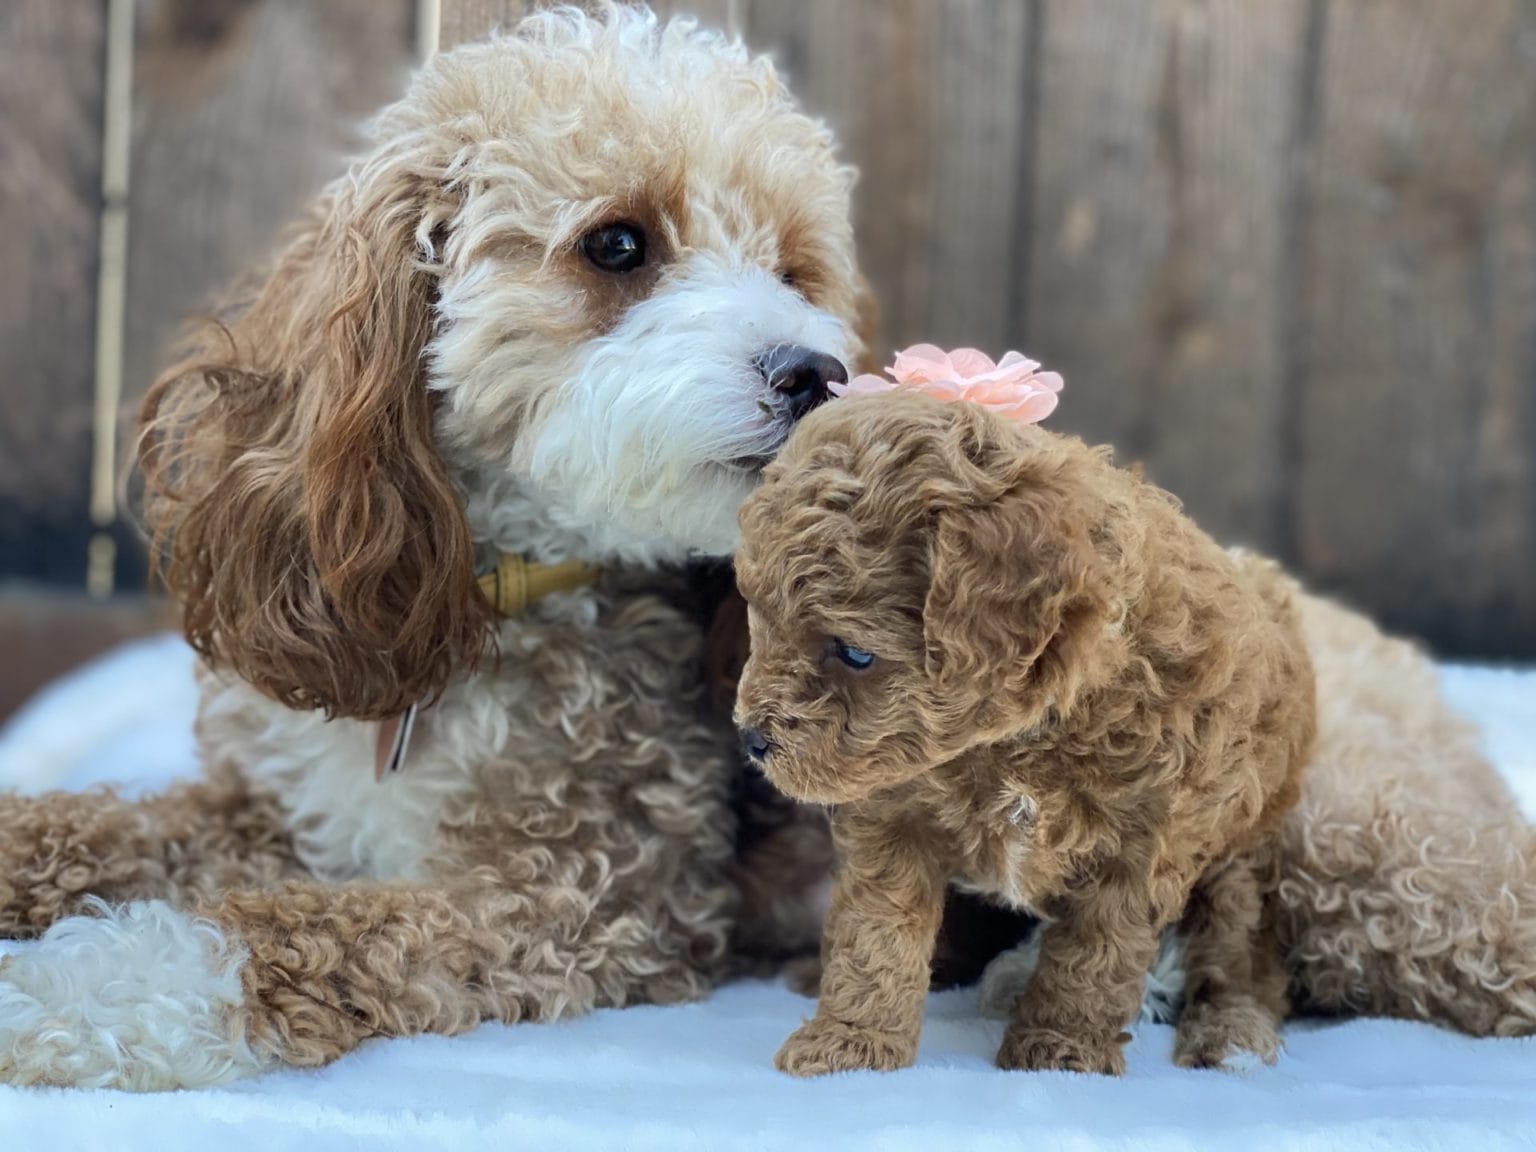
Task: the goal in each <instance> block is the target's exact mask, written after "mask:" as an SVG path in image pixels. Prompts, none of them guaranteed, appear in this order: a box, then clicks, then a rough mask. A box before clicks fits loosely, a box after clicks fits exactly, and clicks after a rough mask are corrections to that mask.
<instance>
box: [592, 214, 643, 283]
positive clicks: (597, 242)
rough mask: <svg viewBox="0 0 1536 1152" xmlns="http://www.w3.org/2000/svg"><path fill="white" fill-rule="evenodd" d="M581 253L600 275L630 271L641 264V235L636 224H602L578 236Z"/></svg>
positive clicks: (640, 229)
mask: <svg viewBox="0 0 1536 1152" xmlns="http://www.w3.org/2000/svg"><path fill="white" fill-rule="evenodd" d="M581 251H582V254H583V255H585V256H586V258H587V259H588V260H590V261H592V265H593V267H595V268H601V269H602V270H603V271H604V272H615V273H623V272H633V271H634V270H635V269H636V268H639V267H640V266H641V265H643V264H644V263H645V232H644V230H643V229H642V228H641V227H640V225H638V224H604V225H603V226H602V227H601V228H595V229H593V230H592V231H591V232H588V233H587V234H586V235H585V236H584V237H582V240H581Z"/></svg>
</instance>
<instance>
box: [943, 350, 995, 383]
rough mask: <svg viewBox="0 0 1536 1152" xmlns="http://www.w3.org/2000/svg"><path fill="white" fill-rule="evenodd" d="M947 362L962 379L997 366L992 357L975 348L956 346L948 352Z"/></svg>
mask: <svg viewBox="0 0 1536 1152" xmlns="http://www.w3.org/2000/svg"><path fill="white" fill-rule="evenodd" d="M949 362H950V364H951V365H953V367H954V369H955V373H956V375H958V376H959V377H960V378H961V379H962V380H965V379H969V378H970V377H972V376H980V375H982V374H983V373H986V372H991V371H992V370H993V369H995V368H996V367H997V364H996V363H995V362H994V361H993V359H992V357H990V356H988V355H987V354H986V353H985V352H982V351H980V350H978V349H976V348H956V349H955V350H954V351H953V352H951V353H950V354H949Z"/></svg>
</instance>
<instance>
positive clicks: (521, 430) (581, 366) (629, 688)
mask: <svg viewBox="0 0 1536 1152" xmlns="http://www.w3.org/2000/svg"><path fill="white" fill-rule="evenodd" d="M851 183H852V176H851V172H850V171H849V170H848V169H846V168H844V167H843V166H841V165H840V164H839V163H838V162H837V161H836V158H835V156H834V154H833V151H832V143H831V137H830V135H829V133H828V132H827V131H826V129H825V128H824V127H822V126H821V125H820V124H819V123H817V122H815V121H813V120H811V119H809V118H808V117H806V116H804V115H802V114H801V113H799V112H798V111H797V110H796V108H795V106H794V104H793V102H792V100H791V99H790V98H789V97H788V95H787V94H786V93H785V91H784V89H783V88H782V86H781V85H780V83H779V81H778V79H777V78H776V76H775V74H774V71H773V69H772V67H771V66H770V65H769V63H768V62H767V61H766V60H763V59H760V58H752V57H750V56H749V55H748V54H747V53H746V51H745V50H744V49H743V48H742V47H741V46H740V44H739V43H732V42H729V41H727V40H726V39H725V38H724V37H722V36H719V35H717V34H714V33H710V32H705V31H702V30H700V29H698V28H697V27H696V26H695V25H694V24H693V23H692V22H691V21H686V20H678V21H673V22H670V23H667V24H665V25H662V24H658V23H657V22H656V21H655V19H654V18H653V17H651V16H650V15H649V14H648V13H646V12H645V11H644V10H642V9H638V8H634V7H629V6H623V7H620V6H608V7H606V8H602V9H601V10H600V11H599V12H598V13H597V14H596V15H583V14H582V13H581V12H580V11H577V10H575V9H561V10H553V11H549V12H545V13H542V14H539V15H537V16H535V17H532V18H530V19H529V20H527V21H526V22H525V23H523V24H522V25H521V26H519V28H518V29H517V30H516V33H515V34H514V35H512V36H509V37H505V38H500V39H496V40H493V41H492V42H490V43H486V44H481V45H472V46H467V47H464V48H462V49H459V50H457V51H455V52H452V53H450V54H447V55H444V56H441V57H439V58H438V59H437V60H435V61H434V62H433V63H432V64H431V65H430V66H428V67H427V68H426V69H425V70H424V71H423V72H422V73H421V74H420V75H419V76H418V77H417V78H416V80H415V81H414V83H413V85H412V87H411V90H410V92H409V93H408V95H407V96H406V97H405V98H404V99H403V100H402V101H401V102H400V103H398V104H396V105H395V106H393V107H392V108H389V109H387V110H386V111H385V112H384V113H383V114H382V115H381V117H380V118H379V119H378V121H377V122H376V123H375V124H374V125H373V127H372V144H371V147H370V148H369V150H368V151H367V152H366V153H365V154H364V155H363V156H361V157H360V158H359V159H358V160H357V161H356V162H355V163H353V164H352V166H351V167H350V169H349V170H348V171H347V173H346V174H345V175H344V176H343V177H341V178H340V179H338V180H337V181H335V182H334V183H333V184H332V185H331V186H330V187H329V188H328V189H327V190H326V191H325V192H324V194H323V195H322V197H321V198H320V200H319V201H318V203H317V204H316V205H315V207H314V209H313V211H312V212H311V213H310V214H309V216H308V218H307V219H306V220H305V221H304V222H303V223H302V225H301V226H300V227H299V228H298V230H297V232H296V234H295V236H294V237H293V239H292V241H291V242H290V243H289V245H288V246H287V248H286V249H285V250H284V251H283V252H282V253H281V254H280V256H279V257H278V259H277V261H276V265H275V267H274V268H273V270H272V271H271V273H270V275H269V276H268V277H267V278H266V279H265V281H264V282H262V283H260V284H258V285H257V286H256V287H255V289H254V291H252V292H251V293H250V294H249V296H248V298H246V299H245V300H243V301H241V302H240V303H239V304H238V306H236V307H235V308H233V309H232V310H231V311H230V312H229V314H228V315H227V317H226V318H225V320H224V322H223V323H217V324H210V325H208V326H206V327H205V328H204V329H202V330H201V331H199V332H197V333H196V334H195V335H194V336H193V338H192V340H191V343H190V347H189V349H188V353H187V357H186V359H185V360H184V361H183V362H182V363H180V364H179V365H177V366H175V367H174V368H172V369H171V370H170V371H168V372H167V373H166V374H165V375H164V376H163V377H162V378H161V379H160V380H159V381H158V382H157V383H156V384H155V386H154V388H153V389H152V390H151V392H150V394H149V396H148V399H147V401H146V405H145V436H144V440H143V444H142V449H141V463H142V466H143V471H144V475H145V479H146V486H147V496H146V502H145V512H146V518H147V522H148V525H149V527H150V528H151V530H152V531H153V533H154V536H155V540H156V543H157V545H158V549H157V551H158V552H159V554H160V556H161V558H162V564H163V571H164V574H165V575H166V577H167V579H168V582H169V584H170V585H171V587H172V589H173V590H174V591H175V592H176V594H177V595H178V598H179V599H180V601H181V603H182V605H183V607H184V610H185V625H186V630H187V633H188V635H189V637H190V638H191V640H192V642H193V643H194V645H195V646H196V647H197V648H198V650H199V651H200V652H201V654H202V656H203V658H204V663H203V667H202V668H201V670H200V673H199V676H200V683H201V689H202V697H201V709H200V719H199V722H198V738H199V742H200V746H201V752H202V756H203V759H204V762H205V775H204V778H203V779H201V780H200V781H197V782H195V783H189V784H185V785H182V786H179V787H177V788H174V789H172V790H171V791H169V792H168V793H165V794H163V795H159V796H152V797H149V798H147V799H145V800H143V801H141V802H134V803H130V802H127V801H125V800H123V799H120V798H118V797H117V796H115V795H112V794H110V793H105V792H94V793H89V794H86V795H79V796H74V795H60V794H52V795H47V796H43V797H41V798H36V799H25V798H21V797H13V796H6V797H3V798H0V933H4V934H5V935H9V936H23V935H35V934H38V933H46V934H45V935H44V938H43V940H42V942H41V945H40V946H39V947H38V948H37V949H35V950H33V951H30V952H26V953H23V954H21V955H18V956H16V957H13V958H10V959H8V960H6V961H5V962H4V964H3V967H0V1079H5V1080H9V1081H11V1082H14V1083H53V1084H81V1085H98V1086H109V1085H110V1086H118V1087H128V1088H164V1087H174V1086H186V1085H198V1084H207V1083H211V1082H215V1081H220V1080H225V1079H228V1078H230V1077H234V1076H239V1075H245V1074H249V1073H251V1072H253V1071H256V1070H259V1069H261V1068H265V1067H270V1066H272V1065H274V1064H276V1063H287V1064H298V1065H314V1064H319V1063H322V1062H324V1061H327V1060H330V1059H332V1058H334V1057H336V1056H337V1055H339V1054H341V1053H343V1052H346V1051H348V1050H349V1049H351V1048H353V1047H355V1046H356V1045H357V1044H358V1042H359V1041H360V1040H362V1039H363V1038H365V1037H368V1036H374V1035H399V1034H406V1033H416V1032H423V1031H436V1032H457V1031H462V1030H464V1029H467V1028H470V1027H472V1026H473V1025H475V1024H476V1023H477V1022H479V1021H480V1020H482V1019H486V1018H492V1019H500V1020H517V1019H525V1018H539V1019H542V1018H549V1017H553V1016H560V1015H564V1014H569V1013H572V1012H579V1011H582V1010H585V1009H588V1008H591V1007H592V1006H594V1005H620V1004H628V1003H634V1002H637V1001H651V1002H668V1001H676V1000H681V999H687V998H690V997H697V996H699V995H701V994H703V993H704V992H705V991H706V990H707V989H708V988H709V987H710V986H711V984H712V982H713V981H714V980H715V979H717V978H718V977H719V975H720V973H721V971H722V966H723V964H724V962H725V960H726V957H727V951H728V940H729V937H730V935H731V932H732V926H733V922H734V921H735V919H736V912H737V893H738V891H740V890H743V889H745V890H746V891H747V893H748V896H749V898H750V899H751V900H752V901H753V902H752V903H749V905H748V906H746V907H743V908H742V909H741V910H740V915H741V917H743V918H744V919H745V923H743V925H742V929H741V932H740V933H739V936H740V938H741V939H742V940H743V941H744V942H750V941H752V940H757V941H767V942H770V943H777V944H778V945H779V946H783V944H784V938H785V936H786V935H790V934H792V931H799V932H800V933H801V934H802V937H804V936H805V935H806V934H807V933H808V934H809V936H810V939H811V940H812V941H813V940H814V933H815V931H816V924H815V921H814V920H811V921H810V922H809V923H808V924H806V923H802V924H801V925H799V926H798V927H794V926H786V925H785V924H784V923H782V922H781V921H779V920H777V919H775V912H776V910H779V909H789V908H793V907H795V906H796V902H794V901H792V900H789V899H788V898H787V894H786V893H785V890H784V887H783V885H782V884H770V883H766V882H765V883H758V884H755V885H754V884H751V883H747V882H745V881H744V880H743V878H742V877H740V876H736V877H733V875H732V872H733V868H734V867H735V866H734V865H733V863H732V848H733V832H734V824H735V821H734V817H733V806H732V792H733V789H734V782H735V777H736V774H737V771H738V769H737V764H736V760H735V747H734V746H735V741H734V736H733V734H732V733H731V732H730V730H729V727H728V725H726V724H725V723H723V722H721V721H715V722H711V721H710V720H709V719H708V718H707V716H706V713H705V711H704V709H703V708H702V707H701V705H702V697H703V695H704V690H705V681H704V675H703V670H702V667H701V649H702V643H703V634H704V630H705V623H706V621H705V620H704V619H703V618H702V616H701V613H700V612H699V611H698V607H697V605H696V603H695V602H694V592H693V590H692V588H691V586H690V584H689V582H688V580H686V579H685V577H684V574H683V565H684V563H685V562H686V561H688V560H689V558H690V557H693V556H696V555H698V554H701V553H703V554H712V555H723V554H726V553H728V552H729V551H730V550H731V548H732V547H733V546H734V543H735V540H736V533H737V528H736V513H737V510H738V507H739V504H740V501H741V499H742V498H743V497H744V496H745V495H746V494H747V493H748V492H749V491H750V490H751V489H752V487H753V486H754V485H755V484H756V483H757V479H758V473H759V470H760V468H761V464H762V461H763V460H764V459H765V458H767V457H768V456H770V455H771V454H772V453H773V452H774V451H775V450H776V449H777V448H778V447H779V445H780V444H781V443H782V441H783V439H784V437H785V435H786V434H787V431H788V429H789V427H790V426H791V425H792V423H793V422H794V420H795V419H796V418H797V417H798V416H799V415H800V414H802V413H803V411H804V410H805V408H806V406H807V405H808V403H810V402H813V401H814V400H815V399H816V397H815V395H813V394H812V393H813V392H814V390H815V388H816V387H817V386H818V381H817V380H815V379H811V380H807V379H805V375H806V372H810V373H811V374H812V375H815V374H816V373H825V374H831V373H833V372H835V371H841V370H842V369H841V367H840V365H838V363H837V362H839V361H840V362H842V363H843V364H853V363H855V358H856V357H857V356H858V355H859V354H860V351H861V340H860V337H859V334H858V333H859V326H860V323H861V317H860V306H861V298H862V289H861V285H860V282H859V279H858V276H857V272H856V268H855V262H854V255H853V240H852V229H851V226H850V223H849V196H850V187H851ZM787 353H794V356H791V357H789V359H786V354H787ZM795 357H798V361H796V360H795ZM795 363H798V364H799V365H800V367H799V368H797V369H796V370H795V371H794V372H793V373H792V374H791V375H790V376H788V377H786V376H784V375H782V374H781V372H780V367H781V366H782V365H784V364H790V365H791V366H793V365H794V364H795ZM819 384H820V385H821V386H822V387H823V390H824V384H825V381H824V380H822V381H819ZM497 553H519V554H522V555H524V556H526V557H528V558H529V559H530V560H532V561H535V562H538V563H544V564H556V563H560V562H565V561H583V562H586V563H588V564H592V565H597V566H601V568H602V570H603V575H602V578H601V579H600V580H599V581H598V583H597V584H596V585H595V586H592V587H587V588H581V589H578V590H575V591H568V592H564V593H561V594H558V595H551V596H549V597H546V598H545V599H544V600H542V601H541V602H540V603H539V604H537V605H536V606H535V607H534V608H533V609H532V610H531V611H530V612H529V613H528V614H527V615H526V616H524V617H522V618H519V619H506V620H497V619H494V618H493V616H492V613H491V612H490V610H489V608H488V606H487V604H486V603H485V601H484V600H483V598H482V596H481V594H480V592H479V590H478V589H477V586H476V580H475V571H476V567H477V565H483V564H485V563H488V562H490V561H492V560H493V559H494V558H495V556H496V554H497ZM416 704H420V705H423V709H422V711H421V714H420V720H419V722H418V723H417V725H416V730H415V735H414V738H413V740H412V743H411V745H410V748H409V753H408V759H407V763H406V767H405V770H404V771H403V772H402V773H401V774H400V775H398V776H395V777H391V778H388V779H386V780H385V781H384V782H383V783H381V784H376V783H375V782H374V778H373V771H372V767H373V761H374V749H375V743H376V740H377V736H378V732H379V724H378V723H377V722H379V721H383V720H387V719H388V718H391V717H393V716H395V715H397V714H398V713H400V712H401V711H402V710H403V709H405V708H407V707H408V706H411V705H416ZM772 831H773V830H772V829H769V830H768V832H769V833H770V834H769V835H768V836H766V837H765V838H762V837H760V838H759V839H758V840H756V841H755V842H754V848H753V851H754V852H756V853H758V854H759V855H760V857H761V858H762V859H774V858H777V856H778V855H781V854H776V852H775V851H774V849H773V847H772V845H773V842H774V837H773V835H772ZM746 879H747V880H750V877H747V878H746ZM769 891H772V892H774V894H775V895H774V898H773V899H771V900H764V899H761V897H762V895H763V894H764V893H767V892H769ZM99 900H105V901H107V902H109V905H110V906H109V905H107V904H101V903H99V902H96V901H99ZM799 903H800V904H802V905H803V903H804V902H803V901H801V902H799ZM758 907H760V908H761V910H762V912H761V915H762V917H764V918H766V926H764V920H763V919H761V918H760V917H759V913H758V911H757V910H756V909H757V908H758ZM81 912H91V913H93V914H92V915H86V916H82V915H78V913H81ZM754 925H756V927H754ZM802 942H803V939H802Z"/></svg>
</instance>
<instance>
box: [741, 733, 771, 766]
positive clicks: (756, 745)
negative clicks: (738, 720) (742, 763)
mask: <svg viewBox="0 0 1536 1152" xmlns="http://www.w3.org/2000/svg"><path fill="white" fill-rule="evenodd" d="M741 750H742V752H743V753H744V754H745V755H746V757H747V759H748V760H750V761H752V763H754V764H761V763H762V762H763V761H764V760H766V759H768V753H769V752H771V751H773V742H772V741H771V740H769V739H768V737H766V736H764V735H763V734H762V732H761V730H759V729H757V728H743V729H742V730H741Z"/></svg>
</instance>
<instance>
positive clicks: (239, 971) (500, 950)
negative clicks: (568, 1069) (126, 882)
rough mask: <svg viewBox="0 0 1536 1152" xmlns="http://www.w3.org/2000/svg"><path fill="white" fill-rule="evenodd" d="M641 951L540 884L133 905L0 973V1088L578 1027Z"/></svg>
mask: <svg viewBox="0 0 1536 1152" xmlns="http://www.w3.org/2000/svg"><path fill="white" fill-rule="evenodd" d="M650 948H651V941H650V939H649V938H648V937H647V935H646V933H645V931H644V925H643V924H641V923H638V922H637V921H636V920H634V919H633V918H630V917H624V916H619V917H613V916H601V915H593V914H592V906H591V903H590V900H584V899H582V898H581V895H580V893H579V892H578V891H576V890H575V889H567V888H564V887H562V886H557V885H551V884H540V885H531V886H523V887H520V888H511V887H505V886H502V885H500V884H494V883H479V882H473V881H471V880H466V881H464V882H463V883H461V884H458V885H455V886H452V887H437V886H432V885H413V884H378V883H355V884H345V885H337V886H327V885H323V884H319V883H316V882H294V883H289V884H284V885H282V886H279V887H278V888H275V889H269V890H263V891H244V892H231V893H226V894H224V895H223V896H218V897H214V898H211V899H208V900H206V901H203V902H200V903H199V904H198V905H197V906H196V908H195V910H194V911H193V912H191V913H186V912H181V911H178V910H176V909H174V908H173V907H172V906H171V905H169V904H167V903H165V902H163V901H149V902H144V903H135V904H129V905H126V906H125V907H123V908H121V909H119V910H116V911H107V912H104V914H103V915H100V916H79V917H71V918H69V919H66V920H63V921H61V922H59V923H58V924H56V925H54V927H53V928H52V929H51V930H50V931H49V932H48V933H47V935H45V936H44V937H43V939H42V941H41V942H40V943H39V944H38V945H37V946H36V947H35V948H34V949H32V950H30V951H27V952H24V953H21V954H19V955H16V956H12V957H9V958H8V959H7V960H6V961H5V962H4V964H3V966H0V1080H4V1081H9V1082H11V1083H16V1084H69V1085H88V1086H96V1087H116V1088H127V1089H138V1090H157V1089H170V1088H178V1087H194V1086H197V1085H205V1084H213V1083H218V1082H221V1081H225V1080H230V1079H233V1078H236V1077H239V1076H244V1075H250V1074H252V1073H254V1072H257V1071H260V1070H261V1069H264V1068H270V1067H274V1066H278V1065H284V1064H286V1065H298V1066H306V1067H312V1066H316V1065H320V1064H324V1063H327V1062H328V1061H330V1060H333V1059H335V1058H336V1057H338V1056H340V1055H342V1054H344V1053H346V1052H349V1051H351V1050H352V1049H354V1048H356V1047H357V1046H358V1045H359V1044H360V1043H361V1042H362V1041H363V1040H365V1039H368V1038H369V1037H374V1036H407V1035H416V1034H421V1033H426V1032H435V1033H447V1034H452V1033H460V1032H464V1031H467V1030H469V1029H471V1028H473V1027H474V1026H475V1025H476V1024H478V1023H479V1022H480V1021H482V1020H485V1019H498V1020H504V1021H516V1020H524V1019H528V1020H542V1019H550V1018H553V1017H557V1016H567V1015H572V1014H575V1013H578V1012H582V1011H586V1010H587V1009H590V1008H592V1007H593V1006H594V1005H595V1004H615V1003H623V1002H624V999H625V997H626V995H629V996H632V997H635V998H638V995H637V994H643V993H644V990H645V989H646V988H647V987H648V986H649V985H648V981H651V980H652V979H654V978H655V977H656V968H657V965H656V963H655V962H654V961H655V958H654V956H653V955H652V953H651V952H650V951H649V949H650ZM675 983H676V981H675V979H674V981H673V984H675ZM692 987H693V990H694V994H696V995H701V994H703V992H704V991H705V989H706V988H707V982H706V981H705V980H704V979H703V978H702V977H698V978H696V980H695V982H694V984H693V985H692Z"/></svg>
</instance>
